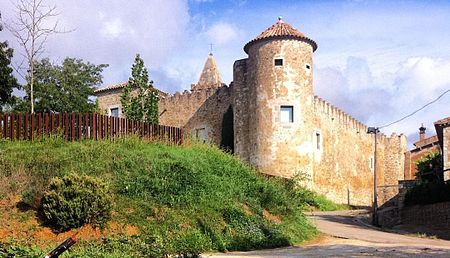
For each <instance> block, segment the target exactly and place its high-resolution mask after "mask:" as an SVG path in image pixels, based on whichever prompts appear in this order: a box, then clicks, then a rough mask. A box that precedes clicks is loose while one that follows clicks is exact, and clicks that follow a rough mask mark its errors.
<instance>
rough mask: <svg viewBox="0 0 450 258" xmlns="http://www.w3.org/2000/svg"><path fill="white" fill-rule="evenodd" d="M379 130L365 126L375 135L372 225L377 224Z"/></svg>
mask: <svg viewBox="0 0 450 258" xmlns="http://www.w3.org/2000/svg"><path fill="white" fill-rule="evenodd" d="M379 131H380V130H379V129H378V127H369V128H367V133H369V134H373V135H374V137H375V150H374V154H373V156H374V157H373V160H374V161H373V205H372V208H373V211H372V212H373V215H372V225H374V226H378V214H377V210H378V196H377V143H378V137H377V136H378V132H379Z"/></svg>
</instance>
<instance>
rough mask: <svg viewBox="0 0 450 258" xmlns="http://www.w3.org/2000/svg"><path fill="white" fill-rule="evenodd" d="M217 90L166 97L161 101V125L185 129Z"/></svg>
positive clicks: (186, 92) (187, 92)
mask: <svg viewBox="0 0 450 258" xmlns="http://www.w3.org/2000/svg"><path fill="white" fill-rule="evenodd" d="M216 91H217V89H205V90H201V91H194V92H189V91H184V92H183V94H180V93H179V92H177V93H175V94H174V95H169V96H166V97H165V98H161V99H160V100H159V113H160V117H159V123H160V124H162V125H169V126H175V127H184V126H185V125H186V124H187V122H188V121H189V120H190V119H191V117H192V116H193V115H194V114H195V112H197V110H198V109H199V108H200V107H201V106H202V105H203V104H204V103H205V101H206V100H207V99H208V98H209V97H211V96H212V95H214V94H215V92H216Z"/></svg>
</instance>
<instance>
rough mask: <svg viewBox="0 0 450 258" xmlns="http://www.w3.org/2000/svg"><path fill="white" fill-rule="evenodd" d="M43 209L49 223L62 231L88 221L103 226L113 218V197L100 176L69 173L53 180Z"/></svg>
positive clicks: (44, 200)
mask: <svg viewBox="0 0 450 258" xmlns="http://www.w3.org/2000/svg"><path fill="white" fill-rule="evenodd" d="M42 208H43V213H44V215H45V218H46V219H47V220H48V222H49V223H50V224H51V225H52V226H55V227H56V228H58V229H61V230H68V229H70V228H76V227H80V226H82V225H84V224H88V223H90V224H92V225H94V226H100V227H103V226H104V225H105V224H106V222H107V221H108V220H109V219H110V217H111V209H112V198H111V194H110V191H109V188H108V186H107V185H106V184H105V183H103V182H102V181H101V180H100V179H98V178H94V177H90V176H85V175H82V176H79V175H76V174H70V175H68V176H64V177H62V178H60V177H54V178H53V179H52V180H51V181H50V184H49V189H48V191H46V192H45V193H44V196H43V198H42Z"/></svg>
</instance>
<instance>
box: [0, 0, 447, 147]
mask: <svg viewBox="0 0 450 258" xmlns="http://www.w3.org/2000/svg"><path fill="white" fill-rule="evenodd" d="M48 2H49V3H55V4H56V5H57V7H58V10H59V12H60V13H61V14H60V16H59V17H58V18H59V22H60V25H61V26H63V27H64V28H68V29H75V30H74V31H73V32H71V33H67V34H59V35H55V36H53V37H51V38H49V40H48V44H47V51H46V53H44V55H43V56H42V57H50V58H51V59H52V60H53V61H55V62H58V61H61V60H62V59H64V57H66V56H71V57H78V58H82V59H84V60H86V61H90V62H93V63H96V64H100V63H107V64H109V65H110V66H109V68H107V69H106V70H105V72H104V83H105V85H108V84H114V83H119V82H122V81H126V80H127V79H128V76H129V73H130V67H131V64H132V62H133V59H134V55H135V54H136V53H140V54H141V55H142V57H143V58H144V60H145V62H146V65H147V67H148V68H149V70H150V76H151V78H152V79H153V80H154V82H155V85H156V86H157V87H158V88H161V89H163V90H165V91H167V92H170V93H174V92H175V91H183V90H186V89H190V84H191V83H195V82H196V81H197V80H198V76H199V75H200V72H201V69H202V66H203V64H204V61H205V59H206V56H207V54H208V53H209V44H210V43H212V44H214V47H213V49H214V50H213V52H214V55H215V57H216V60H217V63H218V65H219V69H220V70H221V73H222V78H223V80H224V82H225V83H227V84H229V83H230V82H231V80H232V67H233V62H234V60H236V59H240V58H245V57H246V54H245V53H244V51H243V49H242V48H243V46H244V45H245V43H247V42H248V41H250V40H251V39H253V38H254V37H255V36H257V35H258V34H259V33H260V32H262V31H263V30H265V29H266V28H267V27H269V26H271V25H272V24H273V23H275V22H276V20H277V17H278V16H283V18H284V20H285V21H286V22H288V23H290V24H291V25H293V26H294V27H296V28H297V29H298V30H300V31H302V32H304V33H305V34H306V35H307V36H309V37H310V38H312V39H314V40H315V41H316V42H317V43H318V46H319V48H318V49H317V51H316V52H315V54H314V84H315V86H314V87H315V93H316V94H317V95H319V96H320V97H323V98H325V99H327V100H328V101H330V102H331V103H333V104H335V105H337V106H339V107H341V108H342V109H343V110H344V111H345V112H347V113H349V114H351V115H353V116H354V117H356V118H358V119H359V120H361V121H362V122H364V123H366V124H369V125H377V126H378V125H383V124H385V123H388V122H390V121H393V120H396V119H397V118H399V117H401V116H403V115H405V114H408V113H409V112H411V111H413V110H414V109H416V108H418V107H420V106H422V105H423V104H425V103H426V102H428V101H430V100H432V99H433V98H435V97H437V96H438V95H439V94H440V93H441V92H443V91H445V90H446V89H448V88H450V44H449V42H450V19H449V18H450V1H364V0H359V1H356V0H355V1H350V0H348V1H252V0H230V1H219V0H189V1H182V0H179V1H177V0H166V1H164V0H148V1H144V0H128V1H126V4H125V1H119V0H97V1H90V0H65V1H56V0H52V1H51V0H49V1H48ZM11 3H12V2H11V1H9V0H6V1H2V4H0V11H1V12H2V17H3V21H4V22H8V21H10V20H12V19H13V11H12V10H13V9H12V4H11ZM4 38H6V39H7V40H8V41H9V42H10V45H12V46H13V47H14V48H16V60H15V61H16V62H19V61H20V55H19V52H20V48H18V46H17V43H16V42H15V40H14V39H13V38H12V37H11V35H10V34H9V33H8V32H2V33H0V40H3V39H4ZM448 103H450V96H445V97H443V98H442V99H441V100H440V101H439V102H438V103H436V104H435V105H433V106H431V107H429V108H427V109H426V110H424V111H422V112H419V113H418V114H417V115H415V116H414V117H412V118H410V119H408V120H406V121H404V122H402V123H399V124H396V125H394V126H391V127H389V128H386V129H384V132H385V133H386V134H390V133H391V132H393V131H396V132H403V133H405V134H406V135H407V136H409V138H410V141H411V140H414V139H415V138H416V135H417V132H418V128H419V127H420V124H421V123H424V124H425V126H426V127H428V129H429V130H428V133H429V134H431V133H434V128H433V125H432V123H433V122H434V121H436V120H438V119H440V118H443V117H447V116H450V109H449V108H448Z"/></svg>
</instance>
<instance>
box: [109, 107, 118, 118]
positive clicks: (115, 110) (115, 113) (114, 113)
mask: <svg viewBox="0 0 450 258" xmlns="http://www.w3.org/2000/svg"><path fill="white" fill-rule="evenodd" d="M109 115H110V116H112V117H119V108H118V107H117V108H111V109H110V110H109Z"/></svg>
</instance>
